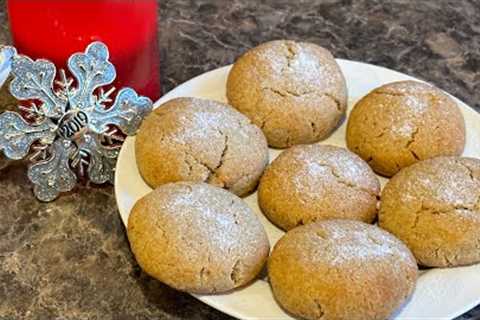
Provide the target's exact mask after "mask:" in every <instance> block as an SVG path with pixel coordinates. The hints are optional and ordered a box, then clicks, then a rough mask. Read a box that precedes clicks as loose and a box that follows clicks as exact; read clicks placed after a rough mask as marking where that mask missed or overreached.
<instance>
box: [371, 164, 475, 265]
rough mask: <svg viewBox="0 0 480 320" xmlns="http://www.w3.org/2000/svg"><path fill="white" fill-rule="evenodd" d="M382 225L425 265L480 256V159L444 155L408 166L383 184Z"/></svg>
mask: <svg viewBox="0 0 480 320" xmlns="http://www.w3.org/2000/svg"><path fill="white" fill-rule="evenodd" d="M379 225H380V227H382V228H384V229H386V230H388V231H390V232H392V233H393V234H394V235H396V236H397V237H398V238H400V239H401V240H402V241H403V242H405V244H406V245H407V246H408V247H409V248H410V250H412V252H413V254H414V255H415V257H416V259H417V261H418V263H419V264H421V265H423V266H428V267H452V266H459V265H468V264H473V263H477V262H480V160H478V159H474V158H460V157H438V158H433V159H429V160H424V161H420V162H418V163H416V164H414V165H412V166H410V167H407V168H405V169H402V170H401V171H400V172H399V173H398V174H396V175H395V176H394V177H393V178H392V179H390V181H389V182H388V183H387V184H386V186H385V188H384V189H383V192H382V202H381V204H380V212H379Z"/></svg>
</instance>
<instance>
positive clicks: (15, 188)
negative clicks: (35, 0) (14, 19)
mask: <svg viewBox="0 0 480 320" xmlns="http://www.w3.org/2000/svg"><path fill="white" fill-rule="evenodd" d="M159 2H160V3H161V15H160V23H159V28H160V31H161V34H160V39H159V41H160V46H161V54H162V62H161V68H162V70H161V72H162V84H163V89H164V91H168V90H171V89H172V88H174V87H175V86H176V85H177V84H180V83H182V82H184V81H186V80H188V79H190V78H192V77H194V76H196V75H198V74H200V73H202V72H204V71H208V70H211V69H214V68H216V67H220V66H223V65H225V64H228V63H231V62H232V61H233V60H234V58H235V57H236V56H237V55H239V54H240V53H242V52H243V51H244V50H246V49H247V48H250V47H252V46H254V45H256V44H258V43H261V42H263V41H266V40H271V39H280V38H289V39H294V40H305V41H312V42H315V43H318V44H320V45H322V46H325V47H327V48H328V49H330V50H332V52H333V53H334V54H335V55H336V56H337V57H340V58H347V59H352V60H359V61H366V62H370V63H374V64H378V65H382V66H385V67H389V68H392V69H395V70H399V71H402V72H405V73H408V74H411V75H413V76H416V77H419V78H422V79H425V80H428V81H430V82H432V83H434V84H436V85H437V86H439V87H440V88H442V89H445V90H446V91H448V92H450V93H452V94H454V95H455V96H457V97H459V98H461V99H462V100H464V101H465V102H466V103H467V104H469V105H471V106H472V107H475V108H476V109H477V110H480V72H479V71H480V54H479V52H480V25H479V21H480V1H477V0H471V1H466V0H465V1H463V0H451V1H447V0H429V1H427V0H425V1H414V0H412V1H407V0H396V1H378V0H354V1H353V0H352V1H347V0H344V1H340V0H330V1H327V0H325V1H320V0H318V1H314V0H303V1H286V0H265V1H261V2H260V1H256V0H228V1H227V0H209V1H207V0H190V1H187V0H177V1H173V0H172V1H166V0H161V1H159ZM32 27H33V26H32ZM2 43H10V37H9V31H8V21H7V16H6V13H5V0H0V44H2ZM0 214H1V223H0V320H7V319H8V320H10V319H39V320H43V319H68V320H70V319H72V320H73V319H75V320H82V319H102V320H109V319H112V320H114V319H119V320H129V319H182V320H187V319H189V320H190V319H202V320H204V319H222V320H225V319H231V318H230V317H228V316H226V315H224V314H222V313H220V312H218V311H216V310H214V309H212V308H210V307H208V306H206V305H204V304H202V303H200V302H198V301H197V300H195V299H194V298H192V297H190V296H189V295H187V294H182V293H178V292H175V291H174V290H172V289H169V288H167V287H166V286H164V285H162V284H160V283H159V282H157V281H155V280H153V279H151V278H149V277H148V276H146V275H145V274H144V273H143V272H141V270H140V269H139V267H138V266H137V264H136V263H135V261H134V259H133V257H132V254H131V253H130V250H129V246H128V242H127V239H126V236H125V231H124V227H123V225H122V223H121V221H120V217H119V215H118V211H117V209H116V205H115V199H114V195H113V188H112V187H111V186H103V187H92V186H83V187H79V188H77V189H76V190H75V192H72V193H71V194H68V195H65V196H63V197H62V198H60V199H59V200H57V201H55V202H53V203H50V204H42V203H39V202H37V201H36V200H35V199H34V197H33V195H32V192H31V187H30V185H29V183H28V181H27V178H26V176H25V165H24V164H22V163H15V164H13V165H11V166H9V167H7V168H6V169H4V170H3V171H1V172H0ZM459 319H462V320H466V319H480V308H479V307H477V308H476V309H474V310H472V311H471V312H469V313H467V314H465V315H464V316H462V317H461V318H459Z"/></svg>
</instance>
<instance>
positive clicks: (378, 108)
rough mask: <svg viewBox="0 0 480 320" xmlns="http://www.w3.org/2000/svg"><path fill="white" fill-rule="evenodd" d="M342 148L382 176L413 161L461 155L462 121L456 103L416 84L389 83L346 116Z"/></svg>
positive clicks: (439, 93)
mask: <svg viewBox="0 0 480 320" xmlns="http://www.w3.org/2000/svg"><path fill="white" fill-rule="evenodd" d="M347 145H348V148H349V149H350V150H352V151H353V152H355V153H357V154H358V155H359V156H360V157H362V158H363V159H364V160H365V161H367V162H368V163H369V164H370V166H371V167H372V168H373V170H375V172H377V173H379V174H382V175H384V176H387V177H391V176H393V175H394V174H395V173H397V172H398V171H399V170H400V169H401V168H404V167H407V166H409V165H411V164H413V163H415V162H417V161H420V160H425V159H429V158H433V157H436V156H455V155H461V154H462V152H463V148H464V145H465V122H464V119H463V116H462V113H461V112H460V109H459V108H458V106H457V104H456V103H455V101H454V100H453V99H452V98H450V97H449V96H447V95H446V94H445V93H443V92H442V91H441V90H439V89H437V88H435V87H433V86H430V85H428V84H425V83H421V82H417V81H400V82H393V83H389V84H387V85H384V86H382V87H379V88H377V89H375V90H373V91H372V92H370V93H369V94H368V95H366V96H365V97H364V98H362V99H361V100H360V101H359V102H358V103H357V104H356V105H355V106H354V108H353V110H352V112H351V113H350V116H349V119H348V124H347Z"/></svg>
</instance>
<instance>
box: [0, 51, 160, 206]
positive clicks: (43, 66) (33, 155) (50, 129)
mask: <svg viewBox="0 0 480 320" xmlns="http://www.w3.org/2000/svg"><path fill="white" fill-rule="evenodd" d="M2 50H8V51H9V52H11V53H13V54H12V55H11V74H12V76H13V80H12V82H11V84H10V92H11V94H12V95H13V96H14V97H15V98H17V99H19V100H21V101H23V103H22V105H21V106H19V111H20V112H19V113H15V112H5V113H3V114H1V115H0V150H3V153H4V154H5V156H7V157H8V158H11V159H22V158H25V157H26V156H30V157H29V158H30V160H31V161H32V164H31V165H30V167H29V169H28V177H29V179H30V181H31V182H32V183H33V184H34V193H35V195H36V197H37V198H38V199H39V200H41V201H52V200H54V199H55V198H57V197H58V195H59V194H60V193H61V192H66V191H70V190H72V189H73V187H74V186H75V184H76V183H77V179H78V177H80V176H82V177H83V176H84V177H86V178H88V179H89V180H90V181H92V182H93V183H98V184H100V183H105V182H108V181H109V182H112V181H113V172H114V168H115V163H116V158H117V156H118V152H119V150H120V147H121V143H122V141H123V138H124V136H125V135H133V134H135V133H136V131H137V129H138V127H139V125H140V123H141V121H142V119H143V118H144V117H145V116H146V115H147V114H148V113H149V112H150V111H151V110H152V102H151V101H150V99H148V98H146V97H142V96H138V95H137V93H136V92H135V91H134V90H133V89H131V88H123V89H121V90H120V91H119V92H118V94H117V96H116V99H115V101H113V100H112V99H111V98H110V96H111V94H112V93H113V92H114V91H115V88H110V89H109V90H107V91H104V90H103V89H102V87H103V86H107V85H110V84H111V83H112V82H113V80H114V79H115V77H116V73H115V68H114V66H113V65H112V64H111V63H110V62H109V61H108V57H109V53H108V49H107V47H106V46H105V45H104V44H103V43H101V42H93V43H91V44H90V45H89V46H88V47H87V49H86V51H85V53H76V54H74V55H72V56H71V57H70V58H69V60H68V69H69V71H70V73H71V74H72V75H73V79H72V78H70V77H69V76H67V73H66V72H65V71H64V70H60V72H59V77H58V79H56V68H55V65H54V64H53V63H51V62H50V61H47V60H43V59H39V60H35V61H34V60H32V59H30V58H29V57H26V56H23V55H17V54H16V51H15V49H14V48H12V47H4V48H3V49H2Z"/></svg>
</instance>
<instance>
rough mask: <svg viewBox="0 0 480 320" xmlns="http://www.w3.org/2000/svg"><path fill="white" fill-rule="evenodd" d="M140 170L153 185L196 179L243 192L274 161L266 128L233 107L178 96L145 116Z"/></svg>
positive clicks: (137, 142)
mask: <svg viewBox="0 0 480 320" xmlns="http://www.w3.org/2000/svg"><path fill="white" fill-rule="evenodd" d="M135 155H136V159H137V165H138V169H139V171H140V174H141V175H142V177H143V179H144V180H145V182H146V183H147V184H148V185H150V186H151V187H152V188H155V187H157V186H159V185H161V184H164V183H167V182H177V181H195V182H207V183H209V184H212V185H215V186H218V187H222V188H225V189H227V190H229V191H231V192H233V193H235V194H237V195H239V196H244V195H246V194H248V193H249V192H251V191H253V190H254V189H255V187H256V186H257V183H258V180H259V179H260V176H261V175H262V173H263V170H264V169H265V166H266V165H267V164H268V146H267V142H266V139H265V136H264V135H263V133H262V131H261V130H260V129H259V128H258V127H257V126H255V125H253V124H252V123H251V122H250V121H249V120H248V118H247V117H245V116H244V115H242V114H241V113H239V112H238V111H237V110H235V109H233V108H232V107H230V106H228V105H226V104H223V103H220V102H216V101H211V100H204V99H197V98H177V99H173V100H170V101H168V102H166V103H164V104H163V105H161V106H160V107H159V108H157V109H155V110H154V111H153V112H152V113H151V114H150V115H148V116H147V118H146V119H145V120H144V121H143V123H142V125H141V127H140V130H139V132H138V134H137V137H136V140H135Z"/></svg>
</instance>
